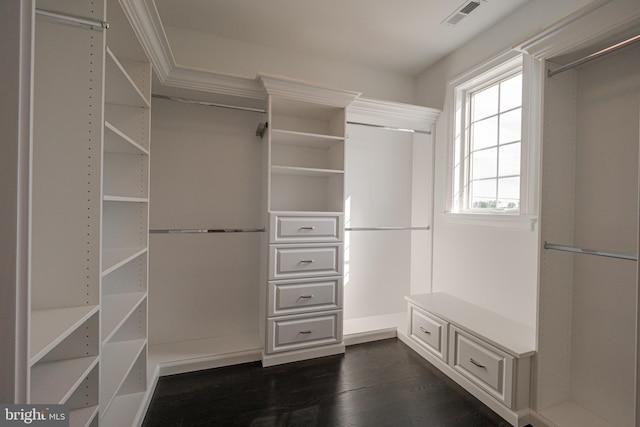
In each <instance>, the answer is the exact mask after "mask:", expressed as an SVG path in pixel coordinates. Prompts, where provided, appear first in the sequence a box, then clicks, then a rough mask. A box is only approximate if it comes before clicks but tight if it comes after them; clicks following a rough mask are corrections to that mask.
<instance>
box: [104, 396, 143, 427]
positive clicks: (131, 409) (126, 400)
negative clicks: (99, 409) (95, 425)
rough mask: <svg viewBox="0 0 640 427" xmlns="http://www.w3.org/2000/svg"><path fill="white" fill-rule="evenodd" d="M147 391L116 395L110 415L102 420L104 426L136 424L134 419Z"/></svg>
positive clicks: (116, 426)
mask: <svg viewBox="0 0 640 427" xmlns="http://www.w3.org/2000/svg"><path fill="white" fill-rule="evenodd" d="M144 395H145V393H144V392H139V393H131V394H122V395H119V396H116V397H115V398H114V399H113V402H112V403H111V407H110V408H109V416H108V417H105V418H104V419H103V420H102V423H101V425H102V426H103V427H111V426H113V427H121V426H128V425H134V422H133V421H134V419H135V417H136V415H137V414H138V410H139V409H140V406H141V404H142V399H143V398H144Z"/></svg>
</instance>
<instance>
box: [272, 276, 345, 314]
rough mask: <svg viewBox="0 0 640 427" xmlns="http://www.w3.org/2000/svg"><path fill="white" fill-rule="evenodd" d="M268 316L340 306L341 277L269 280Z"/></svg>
mask: <svg viewBox="0 0 640 427" xmlns="http://www.w3.org/2000/svg"><path fill="white" fill-rule="evenodd" d="M268 286H269V309H268V315H269V316H282V315H286V314H296V313H308V312H313V311H321V310H337V309H340V308H342V278H341V277H335V278H328V279H322V280H320V279H312V280H309V279H307V280H294V281H291V280H287V281H280V282H269V285H268Z"/></svg>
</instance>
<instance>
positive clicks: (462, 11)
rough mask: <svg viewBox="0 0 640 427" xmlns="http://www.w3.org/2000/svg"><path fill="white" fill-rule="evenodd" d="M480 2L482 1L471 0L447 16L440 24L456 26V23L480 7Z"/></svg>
mask: <svg viewBox="0 0 640 427" xmlns="http://www.w3.org/2000/svg"><path fill="white" fill-rule="evenodd" d="M481 1H484V0H471V1H467V2H465V3H463V4H462V6H460V7H459V8H458V9H456V10H454V11H453V13H451V15H449V16H447V18H446V19H445V20H444V21H442V24H447V25H456V24H457V23H458V22H460V21H462V20H463V19H464V18H466V17H467V16H469V14H470V13H471V12H473V11H474V10H476V9H477V8H478V6H480V4H481Z"/></svg>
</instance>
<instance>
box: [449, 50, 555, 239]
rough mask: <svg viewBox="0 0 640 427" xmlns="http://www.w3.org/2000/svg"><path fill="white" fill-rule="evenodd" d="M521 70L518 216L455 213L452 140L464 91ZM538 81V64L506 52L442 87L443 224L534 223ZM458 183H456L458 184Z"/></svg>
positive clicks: (540, 71)
mask: <svg viewBox="0 0 640 427" xmlns="http://www.w3.org/2000/svg"><path fill="white" fill-rule="evenodd" d="M518 69H521V70H522V86H523V87H522V89H523V90H522V92H523V93H522V135H521V137H522V141H521V161H520V209H519V211H499V210H481V209H473V210H459V209H457V206H456V204H455V203H454V194H455V191H456V189H454V165H455V161H456V159H455V158H454V153H455V143H456V139H455V136H456V134H457V133H459V132H464V129H459V128H458V126H464V125H465V124H464V113H463V108H464V106H465V101H466V97H467V94H468V93H469V91H470V90H471V89H472V88H473V89H477V88H479V87H481V86H483V85H484V86H487V85H489V84H491V83H492V82H497V81H500V80H501V79H502V78H503V77H504V76H505V75H506V74H508V73H512V72H515V71H516V70H518ZM543 79H544V73H543V67H542V62H541V61H538V60H535V59H533V58H531V57H530V56H529V55H526V54H522V53H520V52H516V51H508V52H506V53H503V54H501V55H498V56H497V57H495V58H494V59H492V60H490V61H487V62H486V63H484V64H482V65H480V66H478V67H476V68H474V69H473V70H471V71H469V72H467V73H464V74H463V75H461V76H459V77H456V78H454V79H453V80H451V81H450V82H449V84H448V88H447V103H446V107H445V109H446V111H447V113H448V114H447V116H448V118H449V123H448V135H447V136H446V143H447V149H448V159H447V174H446V179H447V185H446V194H445V212H444V214H443V215H444V218H445V220H446V221H448V222H457V223H464V224H473V225H484V226H497V227H508V228H524V229H531V230H533V229H534V228H535V224H536V222H537V219H538V177H539V172H538V169H539V158H540V154H539V152H540V150H539V147H540V131H541V123H540V117H541V100H542V82H543ZM461 182H462V181H461Z"/></svg>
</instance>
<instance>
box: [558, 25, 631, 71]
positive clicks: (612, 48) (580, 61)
mask: <svg viewBox="0 0 640 427" xmlns="http://www.w3.org/2000/svg"><path fill="white" fill-rule="evenodd" d="M637 42H640V34H638V35H637V36H634V37H631V38H630V39H627V40H624V41H621V42H620V43H616V44H614V45H613V46H609V47H607V48H604V49H602V50H599V51H597V52H595V53H592V54H591V55H587V56H585V57H584V58H580V59H577V60H575V61H573V62H570V63H568V64H567V65H563V66H562V67H559V68H556V69H555V70H553V71H552V70H547V77H553V76H555V75H556V74H560V73H562V72H564V71H567V70H570V69H572V68H575V67H577V66H579V65H582V64H586V63H587V62H591V61H593V60H594V59H598V58H600V57H602V56H605V55H608V54H610V53H612V52H615V51H616V50H619V49H622V48H623V47H627V46H630V45H632V44H634V43H637Z"/></svg>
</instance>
